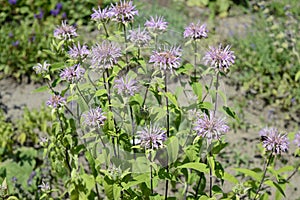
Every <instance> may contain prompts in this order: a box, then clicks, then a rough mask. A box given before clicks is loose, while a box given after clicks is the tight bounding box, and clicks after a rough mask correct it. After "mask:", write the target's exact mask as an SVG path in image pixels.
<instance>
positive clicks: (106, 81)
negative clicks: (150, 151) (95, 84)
mask: <svg viewBox="0 0 300 200" xmlns="http://www.w3.org/2000/svg"><path fill="white" fill-rule="evenodd" d="M105 72H106V78H107V80H106V78H105V73H104V72H103V82H104V88H105V89H106V91H107V100H108V109H109V111H110V112H111V113H112V107H111V99H110V83H109V80H108V79H109V71H108V69H106V70H105ZM113 121H114V128H115V131H116V134H117V124H116V120H115V118H114V119H113ZM112 142H113V150H114V155H115V156H116V157H119V154H117V151H116V145H117V144H118V141H117V143H116V140H115V136H112ZM117 155H118V156H117Z"/></svg>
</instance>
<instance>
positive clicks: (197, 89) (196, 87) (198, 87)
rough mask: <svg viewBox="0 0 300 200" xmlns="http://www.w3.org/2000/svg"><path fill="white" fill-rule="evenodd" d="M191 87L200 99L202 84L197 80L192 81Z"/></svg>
mask: <svg viewBox="0 0 300 200" xmlns="http://www.w3.org/2000/svg"><path fill="white" fill-rule="evenodd" d="M192 88H193V91H194V93H195V94H196V95H197V97H198V100H199V101H201V100H202V84H201V83H199V82H197V83H193V85H192Z"/></svg>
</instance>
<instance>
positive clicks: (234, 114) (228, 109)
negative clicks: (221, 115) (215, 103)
mask: <svg viewBox="0 0 300 200" xmlns="http://www.w3.org/2000/svg"><path fill="white" fill-rule="evenodd" d="M223 110H224V111H225V112H226V113H227V114H228V115H229V116H230V117H232V118H233V119H235V120H237V121H238V122H239V121H240V119H239V117H238V116H237V114H236V113H235V112H234V111H233V110H231V108H230V107H227V106H223Z"/></svg>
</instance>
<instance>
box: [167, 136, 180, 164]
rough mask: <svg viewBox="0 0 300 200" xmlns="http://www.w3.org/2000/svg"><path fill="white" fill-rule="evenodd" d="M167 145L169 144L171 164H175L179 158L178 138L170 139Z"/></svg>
mask: <svg viewBox="0 0 300 200" xmlns="http://www.w3.org/2000/svg"><path fill="white" fill-rule="evenodd" d="M166 144H167V152H168V159H169V163H173V162H175V161H176V160H177V158H178V151H179V143H178V139H177V137H175V136H172V137H170V138H168V140H167V142H166Z"/></svg>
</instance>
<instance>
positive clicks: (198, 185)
mask: <svg viewBox="0 0 300 200" xmlns="http://www.w3.org/2000/svg"><path fill="white" fill-rule="evenodd" d="M202 177H203V172H200V178H199V181H198V184H197V187H196V193H195V199H197V196H198V192H199V187H200V184H201V181H202Z"/></svg>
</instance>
